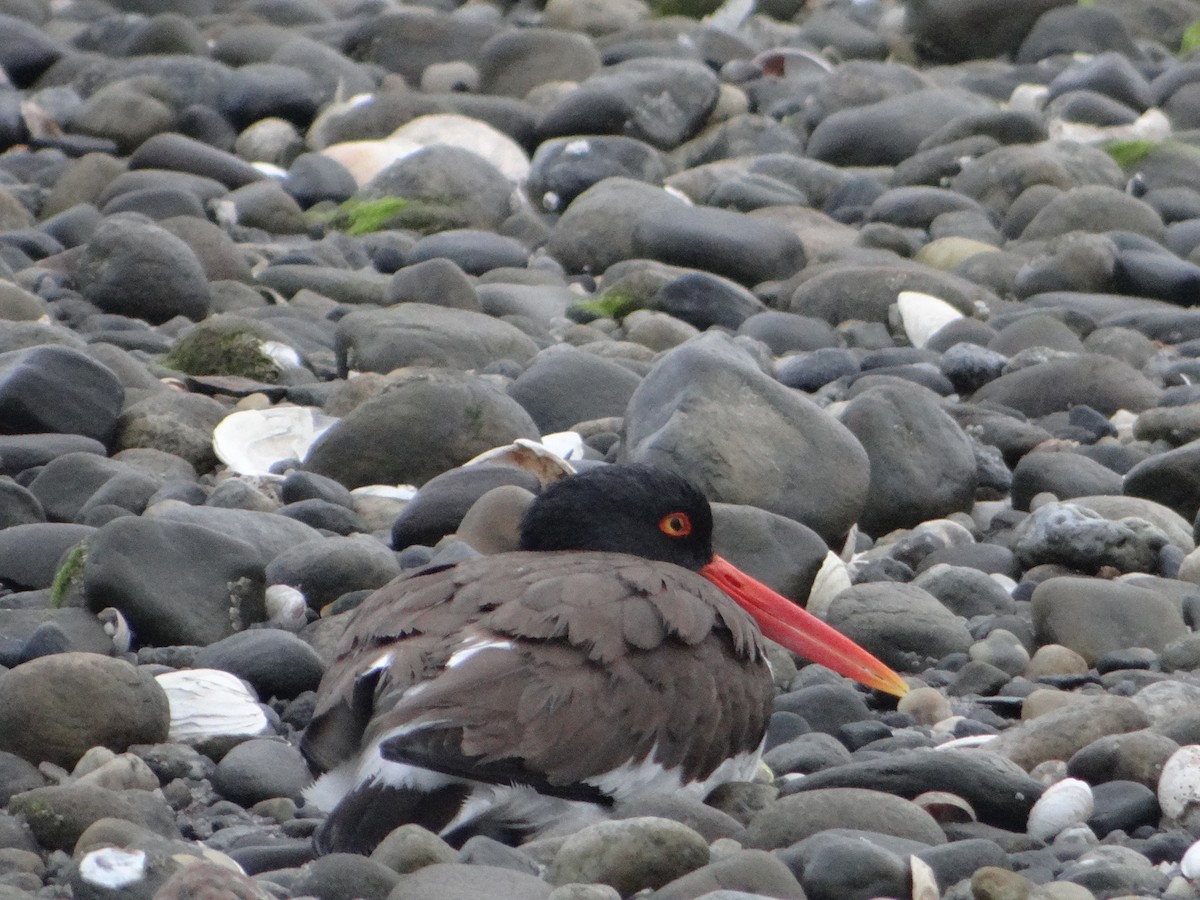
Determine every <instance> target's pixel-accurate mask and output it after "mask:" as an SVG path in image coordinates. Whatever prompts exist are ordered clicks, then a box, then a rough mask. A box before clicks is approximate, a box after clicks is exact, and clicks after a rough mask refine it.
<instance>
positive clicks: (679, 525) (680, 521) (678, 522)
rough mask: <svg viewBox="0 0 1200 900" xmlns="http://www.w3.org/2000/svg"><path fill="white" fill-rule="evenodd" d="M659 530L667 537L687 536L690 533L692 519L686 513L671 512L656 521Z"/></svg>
mask: <svg viewBox="0 0 1200 900" xmlns="http://www.w3.org/2000/svg"><path fill="white" fill-rule="evenodd" d="M658 527H659V530H660V531H662V533H663V534H665V535H667V536H669V537H687V536H688V535H689V534H691V533H692V520H691V519H689V518H688V516H687V513H681V512H673V513H670V514H669V515H665V516H663V517H662V518H661V519H660V520H659V522H658Z"/></svg>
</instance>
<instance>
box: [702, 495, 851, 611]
mask: <svg viewBox="0 0 1200 900" xmlns="http://www.w3.org/2000/svg"><path fill="white" fill-rule="evenodd" d="M713 546H714V547H715V548H716V552H717V553H719V554H720V555H721V556H723V557H725V558H726V559H728V560H730V561H731V562H733V564H734V565H736V566H737V567H738V568H740V569H742V570H743V571H745V572H748V573H749V574H751V575H753V576H754V577H755V578H757V579H758V580H759V581H762V582H763V583H765V584H767V585H769V586H770V587H771V588H773V589H774V590H776V591H778V592H779V593H781V594H783V595H784V596H785V597H790V598H792V599H794V600H796V601H797V602H802V601H803V600H804V599H806V598H807V597H808V594H809V591H810V590H811V589H812V585H813V582H814V581H815V579H816V577H817V572H818V571H819V570H820V568H821V565H822V564H823V563H824V561H825V556H826V554H827V552H828V548H827V547H826V546H825V542H824V541H823V540H821V538H820V536H819V535H817V533H816V532H815V531H813V530H812V529H810V528H808V527H807V526H804V525H801V524H800V523H799V522H797V521H795V520H794V519H789V518H787V517H785V516H780V515H777V514H775V513H771V512H767V511H766V510H764V509H758V508H757V507H754V506H743V505H739V504H730V503H714V504H713Z"/></svg>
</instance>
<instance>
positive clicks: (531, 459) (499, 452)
mask: <svg viewBox="0 0 1200 900" xmlns="http://www.w3.org/2000/svg"><path fill="white" fill-rule="evenodd" d="M569 433H570V432H563V433H562V434H560V435H548V436H547V438H544V439H543V440H544V441H545V440H547V439H548V438H556V439H558V438H562V440H556V441H555V443H556V445H557V446H558V447H563V446H567V445H568V444H571V445H572V446H573V442H570V441H569V439H567V438H565V437H563V435H565V434H569ZM576 437H578V435H576ZM578 446H579V447H580V448H582V446H583V439H582V438H579V445H578ZM580 455H582V454H580ZM479 463H489V464H491V465H502V466H516V467H517V468H518V469H526V470H527V471H529V472H532V473H533V474H534V475H536V476H537V480H538V481H540V482H541V483H542V486H543V487H545V486H546V485H550V484H553V483H554V482H556V481H558V480H559V479H561V478H566V477H567V476H568V475H574V474H575V467H574V466H572V465H571V464H570V463H569V462H567V459H566V458H565V457H564V456H562V455H560V453H558V452H556V451H555V450H554V449H551V448H550V446H547V444H546V443H538V442H537V441H531V440H529V439H528V438H517V439H516V440H515V441H513V442H512V443H511V444H505V445H504V446H503V447H493V448H492V449H491V450H485V451H483V452H482V453H480V454H479V455H478V456H476V457H474V458H473V459H469V460H467V461H466V462H465V463H463V465H464V466H474V465H478V464H479Z"/></svg>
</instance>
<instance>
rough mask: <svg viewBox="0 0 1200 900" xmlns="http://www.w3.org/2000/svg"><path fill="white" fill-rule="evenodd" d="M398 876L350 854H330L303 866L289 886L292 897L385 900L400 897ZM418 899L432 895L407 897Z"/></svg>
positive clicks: (377, 864)
mask: <svg viewBox="0 0 1200 900" xmlns="http://www.w3.org/2000/svg"><path fill="white" fill-rule="evenodd" d="M400 884H401V876H400V875H399V874H397V873H396V872H393V871H392V870H391V869H389V868H388V867H387V866H385V865H383V864H382V863H379V862H376V861H375V860H373V859H369V858H367V857H365V856H359V855H357V854H353V853H330V854H328V855H326V856H320V857H317V858H316V859H315V860H313V861H312V862H310V863H308V864H307V865H305V866H304V867H303V868H302V869H301V870H300V873H299V877H298V878H297V879H296V881H295V882H294V884H293V885H292V889H293V891H295V893H296V896H313V897H322V898H329V900H357V898H363V900H385V898H387V897H396V896H401V894H400V892H399V889H398V886H399V885H400ZM405 896H412V897H421V896H434V895H433V894H420V893H417V894H410V895H405Z"/></svg>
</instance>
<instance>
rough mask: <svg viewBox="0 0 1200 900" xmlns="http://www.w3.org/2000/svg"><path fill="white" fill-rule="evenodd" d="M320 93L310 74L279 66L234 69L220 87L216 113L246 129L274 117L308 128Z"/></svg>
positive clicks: (263, 64)
mask: <svg viewBox="0 0 1200 900" xmlns="http://www.w3.org/2000/svg"><path fill="white" fill-rule="evenodd" d="M320 101H321V89H320V87H319V86H318V84H317V81H316V79H315V78H313V77H312V76H311V75H310V74H309V73H308V72H305V71H303V70H301V69H298V68H294V67H293V66H286V65H278V64H276V63H251V64H249V65H245V66H241V67H239V68H237V69H234V71H233V73H232V75H231V76H230V77H229V79H228V80H227V81H226V82H225V84H224V85H222V86H221V93H220V95H219V96H218V98H217V109H218V110H219V111H220V112H221V113H222V114H223V115H225V116H226V117H227V118H228V119H229V121H230V122H232V123H233V126H234V127H235V128H237V129H239V130H240V129H243V128H245V127H247V126H248V125H251V124H253V123H254V122H257V121H259V120H260V119H265V118H268V117H271V116H274V117H278V118H280V119H285V120H287V121H289V122H291V123H293V124H294V125H296V126H298V127H301V128H303V127H306V126H307V125H308V124H309V123H310V122H311V121H312V118H313V116H314V115H315V114H316V112H317V108H318V104H319V103H320Z"/></svg>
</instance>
